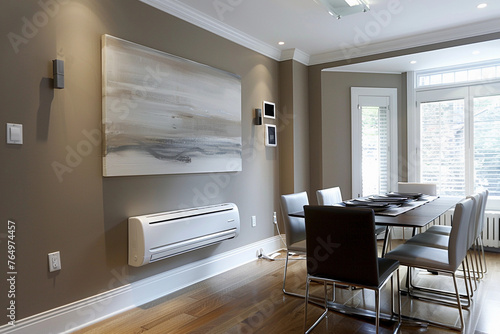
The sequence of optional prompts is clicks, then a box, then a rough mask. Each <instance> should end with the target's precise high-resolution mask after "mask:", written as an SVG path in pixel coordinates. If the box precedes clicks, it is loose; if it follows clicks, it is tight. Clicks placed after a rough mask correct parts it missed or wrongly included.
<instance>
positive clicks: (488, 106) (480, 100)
mask: <svg viewBox="0 0 500 334" xmlns="http://www.w3.org/2000/svg"><path fill="white" fill-rule="evenodd" d="M416 99H417V112H418V113H419V117H418V118H419V120H420V124H419V129H418V130H417V134H418V136H419V139H420V140H419V145H418V146H417V157H418V160H419V161H418V163H417V166H415V167H416V169H417V175H418V176H419V177H420V180H418V181H420V182H430V183H436V184H437V190H438V194H440V195H451V196H465V195H469V194H472V193H473V192H475V191H477V190H478V189H480V188H487V189H489V191H490V196H492V197H495V196H500V84H488V85H475V86H468V87H459V88H447V89H436V90H430V91H421V92H417V94H416Z"/></svg>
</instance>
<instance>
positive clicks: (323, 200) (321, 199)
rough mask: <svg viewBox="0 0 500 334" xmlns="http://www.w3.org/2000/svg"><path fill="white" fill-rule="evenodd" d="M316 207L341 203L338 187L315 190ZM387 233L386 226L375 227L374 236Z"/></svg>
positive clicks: (340, 193)
mask: <svg viewBox="0 0 500 334" xmlns="http://www.w3.org/2000/svg"><path fill="white" fill-rule="evenodd" d="M316 198H317V200H318V205H335V204H338V203H342V201H343V200H342V192H341V191H340V187H333V188H326V189H319V190H316ZM386 231H388V228H387V227H386V226H381V225H375V234H376V235H379V234H382V233H384V232H386Z"/></svg>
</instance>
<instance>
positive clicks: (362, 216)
mask: <svg viewBox="0 0 500 334" xmlns="http://www.w3.org/2000/svg"><path fill="white" fill-rule="evenodd" d="M304 211H305V220H306V245H307V285H306V300H305V321H304V329H305V332H306V333H308V332H309V331H310V330H312V329H313V328H314V327H315V326H316V325H317V324H318V323H319V322H320V321H321V320H322V319H323V318H324V317H325V316H326V314H327V312H328V305H327V293H326V284H333V285H334V286H335V284H337V283H339V284H346V285H349V286H355V287H361V288H366V289H371V290H374V291H375V314H376V318H375V327H376V332H377V333H378V331H379V318H380V291H381V289H382V287H383V286H384V285H385V284H386V283H387V281H388V280H389V278H392V277H393V274H394V272H397V273H398V275H397V276H398V279H397V281H398V283H397V286H398V290H399V270H398V268H399V262H398V261H395V260H389V259H385V258H379V257H378V252H377V240H376V237H375V215H374V213H373V210H371V209H360V208H342V207H330V206H309V205H307V206H305V207H304ZM311 281H315V282H323V283H324V285H325V296H324V298H325V299H324V303H325V311H324V312H323V314H322V315H321V316H320V317H319V318H318V319H317V320H316V321H315V322H314V324H313V325H312V326H311V327H310V328H309V329H307V330H306V328H307V306H308V303H309V285H310V283H311ZM392 286H393V285H391V294H392V295H391V300H393V297H394V295H393V291H392ZM392 307H394V305H392ZM400 308H401V303H400V298H399V294H398V310H400ZM398 314H401V312H400V311H399V312H398ZM400 323H401V318H400V317H399V321H398V326H397V327H399V324H400ZM396 330H397V329H396Z"/></svg>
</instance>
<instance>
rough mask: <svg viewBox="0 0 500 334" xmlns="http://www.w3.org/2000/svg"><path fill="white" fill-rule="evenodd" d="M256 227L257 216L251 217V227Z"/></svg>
mask: <svg viewBox="0 0 500 334" xmlns="http://www.w3.org/2000/svg"><path fill="white" fill-rule="evenodd" d="M255 226H257V216H252V227H255Z"/></svg>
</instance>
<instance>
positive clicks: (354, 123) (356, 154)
mask: <svg viewBox="0 0 500 334" xmlns="http://www.w3.org/2000/svg"><path fill="white" fill-rule="evenodd" d="M360 95H373V96H387V97H389V115H390V125H389V127H390V128H389V131H390V138H389V161H390V162H389V175H388V177H389V180H388V181H389V185H388V188H389V191H397V185H398V120H397V115H398V100H397V96H398V91H397V88H374V87H351V148H352V149H351V150H352V157H351V162H352V167H351V168H352V195H353V197H356V196H357V195H358V194H361V189H362V185H361V177H360V175H361V137H360V136H359V135H358V134H360V133H361V120H360V114H359V112H358V97H359V96H360Z"/></svg>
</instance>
